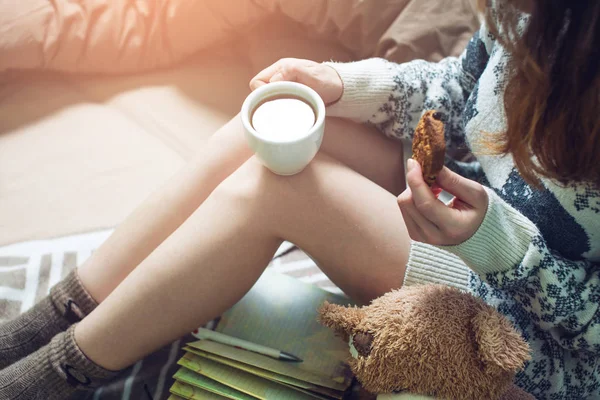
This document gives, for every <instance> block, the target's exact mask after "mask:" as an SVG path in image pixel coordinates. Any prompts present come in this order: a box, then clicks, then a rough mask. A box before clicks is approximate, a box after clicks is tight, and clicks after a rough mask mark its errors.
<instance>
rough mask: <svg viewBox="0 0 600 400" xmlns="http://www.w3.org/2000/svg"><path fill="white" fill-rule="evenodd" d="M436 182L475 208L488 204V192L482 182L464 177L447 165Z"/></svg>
mask: <svg viewBox="0 0 600 400" xmlns="http://www.w3.org/2000/svg"><path fill="white" fill-rule="evenodd" d="M436 182H437V184H438V185H439V186H440V187H441V188H442V189H444V190H445V191H447V192H448V193H450V194H452V195H454V196H456V197H457V198H458V199H460V200H461V201H462V202H464V203H467V204H468V205H470V206H473V207H474V208H480V207H482V206H484V205H486V204H487V193H486V192H485V189H484V188H483V186H482V185H481V184H479V183H477V182H475V181H472V180H471V179H467V178H464V177H462V176H460V175H459V174H457V173H456V172H453V171H450V170H449V169H448V168H447V167H444V168H443V169H442V170H441V171H440V173H439V174H438V176H437V181H436ZM455 204H456V201H455Z"/></svg>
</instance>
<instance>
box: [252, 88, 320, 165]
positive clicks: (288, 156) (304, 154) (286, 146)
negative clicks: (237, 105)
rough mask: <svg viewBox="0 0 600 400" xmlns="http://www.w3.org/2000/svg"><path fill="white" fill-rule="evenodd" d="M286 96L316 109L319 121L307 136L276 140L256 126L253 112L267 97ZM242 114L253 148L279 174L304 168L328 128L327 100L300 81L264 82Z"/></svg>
mask: <svg viewBox="0 0 600 400" xmlns="http://www.w3.org/2000/svg"><path fill="white" fill-rule="evenodd" d="M286 96H289V97H293V98H298V99H301V100H303V101H304V102H306V103H308V104H309V105H310V106H311V108H312V109H313V112H314V113H315V123H314V125H313V126H312V127H311V128H310V129H309V130H308V131H307V132H306V134H305V135H303V136H300V137H297V138H294V139H291V140H284V141H282V140H277V141H274V140H272V139H270V138H268V137H266V136H265V135H262V134H261V133H260V132H258V131H256V130H255V129H254V127H253V126H252V122H251V120H252V115H253V113H254V111H255V110H256V108H258V106H260V105H261V104H262V103H264V102H265V101H268V100H269V99H271V98H280V97H286ZM241 117H242V124H243V126H244V131H245V134H246V140H247V141H248V144H249V146H250V148H251V149H252V150H253V151H254V153H255V154H256V157H257V158H258V159H259V160H260V161H261V162H262V163H263V165H264V166H265V167H267V168H268V169H270V170H271V171H272V172H274V173H276V174H278V175H294V174H297V173H298V172H300V171H302V170H303V169H304V168H306V166H307V165H308V164H309V163H310V162H311V161H312V159H313V158H314V157H315V155H316V154H317V151H318V150H319V148H320V147H321V142H322V141H323V132H324V131H325V103H323V99H321V96H319V95H318V94H317V92H315V91H314V90H313V89H311V88H309V87H308V86H306V85H302V84H300V83H296V82H273V83H268V84H266V85H263V86H261V87H260V88H258V89H256V90H255V91H253V92H252V93H250V95H249V96H248V97H247V98H246V100H245V101H244V104H243V105H242V112H241Z"/></svg>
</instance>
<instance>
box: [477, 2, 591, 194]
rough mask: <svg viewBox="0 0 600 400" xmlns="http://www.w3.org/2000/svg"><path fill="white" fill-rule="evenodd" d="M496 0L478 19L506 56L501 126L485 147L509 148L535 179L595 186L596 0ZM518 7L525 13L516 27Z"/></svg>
mask: <svg viewBox="0 0 600 400" xmlns="http://www.w3.org/2000/svg"><path fill="white" fill-rule="evenodd" d="M496 1H500V2H502V1H503V2H504V3H503V7H500V8H499V9H496V10H492V8H491V7H489V6H488V7H487V12H486V20H487V24H488V26H489V27H490V31H491V32H492V33H493V34H494V35H495V36H496V37H497V39H498V40H499V42H500V43H501V44H502V45H503V46H504V47H505V48H506V49H507V51H508V52H509V54H510V55H511V57H510V61H509V68H510V69H509V71H510V78H509V81H508V83H507V86H506V90H505V94H504V96H505V97H504V108H505V112H506V119H507V131H506V132H503V133H502V134H500V135H492V136H489V137H488V139H492V138H493V139H492V140H486V145H487V148H488V149H490V150H492V153H494V154H509V153H510V154H512V156H513V158H514V161H515V164H516V166H517V168H518V170H519V172H520V173H521V175H522V176H523V178H524V179H525V180H526V181H527V182H529V183H530V184H533V185H535V186H539V184H540V182H539V180H538V178H537V175H541V176H545V177H548V178H551V179H554V180H556V181H558V182H560V183H562V184H567V183H569V182H591V183H593V184H595V185H596V186H598V187H600V52H599V50H600V1H599V0H496ZM522 11H526V12H527V13H529V14H530V18H529V21H528V23H527V24H526V25H525V28H524V31H523V33H522V34H519V33H518V29H519V26H518V24H519V17H520V16H522ZM493 12H497V13H498V15H496V16H492V13H493ZM532 156H535V158H537V163H535V161H534V159H533V157H532Z"/></svg>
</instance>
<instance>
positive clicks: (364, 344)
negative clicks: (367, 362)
mask: <svg viewBox="0 0 600 400" xmlns="http://www.w3.org/2000/svg"><path fill="white" fill-rule="evenodd" d="M352 343H353V344H354V347H355V348H356V351H357V352H358V354H360V355H361V356H363V357H368V356H369V354H370V353H371V345H372V344H373V335H372V334H370V333H368V332H367V333H365V332H358V333H356V334H355V335H354V336H353V337H352Z"/></svg>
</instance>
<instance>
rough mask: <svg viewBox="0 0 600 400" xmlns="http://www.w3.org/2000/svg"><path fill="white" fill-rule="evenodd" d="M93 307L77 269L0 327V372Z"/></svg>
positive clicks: (81, 317) (43, 343) (94, 304)
mask: <svg viewBox="0 0 600 400" xmlns="http://www.w3.org/2000/svg"><path fill="white" fill-rule="evenodd" d="M96 306H97V303H96V301H95V300H94V299H93V298H92V297H91V296H90V295H89V294H88V293H87V291H86V290H85V288H84V287H83V285H82V284H81V281H80V280H79V276H78V275H77V270H75V271H73V272H71V273H70V274H69V275H68V276H66V277H65V279H63V280H62V281H60V282H59V283H58V284H56V285H55V286H54V287H53V288H52V289H50V294H49V295H48V296H47V297H45V298H44V299H43V300H42V301H40V302H39V303H37V304H36V305H35V306H33V308H31V309H30V310H29V311H27V312H25V313H24V314H22V315H19V316H18V317H17V318H15V319H14V320H12V321H8V322H5V323H4V324H2V325H0V370H1V369H2V368H5V367H6V366H8V365H10V364H12V363H14V362H16V361H18V360H20V359H21V358H23V357H25V356H27V355H28V354H30V353H33V352H34V351H36V350H37V349H39V348H40V347H42V346H44V345H46V344H47V343H48V342H50V340H51V339H52V338H53V337H54V336H55V335H56V334H57V333H59V332H62V331H64V330H66V329H67V328H68V327H69V326H70V325H71V324H73V323H75V322H78V321H80V320H81V319H83V317H85V316H86V315H88V314H89V313H91V312H92V311H93V310H94V308H96Z"/></svg>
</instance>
